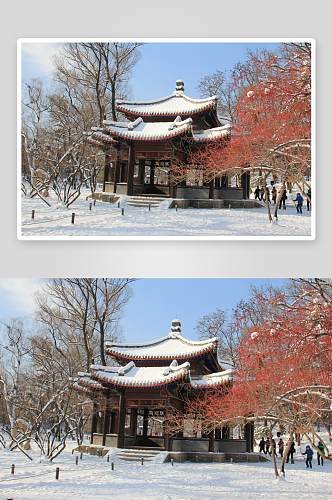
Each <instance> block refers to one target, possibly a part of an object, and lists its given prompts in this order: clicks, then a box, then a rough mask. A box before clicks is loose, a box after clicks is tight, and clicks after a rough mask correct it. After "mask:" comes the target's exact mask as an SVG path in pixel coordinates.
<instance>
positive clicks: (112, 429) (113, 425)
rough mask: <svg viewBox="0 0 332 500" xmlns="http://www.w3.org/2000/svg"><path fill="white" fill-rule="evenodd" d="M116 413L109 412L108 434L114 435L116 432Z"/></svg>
mask: <svg viewBox="0 0 332 500" xmlns="http://www.w3.org/2000/svg"><path fill="white" fill-rule="evenodd" d="M116 415H117V412H115V411H111V424H110V434H116V431H117V427H118V426H117V416H116Z"/></svg>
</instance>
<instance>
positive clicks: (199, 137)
mask: <svg viewBox="0 0 332 500" xmlns="http://www.w3.org/2000/svg"><path fill="white" fill-rule="evenodd" d="M230 129H231V126H230V124H227V125H223V126H222V127H215V128H210V129H207V130H204V132H202V133H200V134H199V133H197V132H196V133H194V134H193V138H194V141H195V142H207V141H216V140H218V139H221V138H222V137H225V136H227V135H228V134H229V133H230Z"/></svg>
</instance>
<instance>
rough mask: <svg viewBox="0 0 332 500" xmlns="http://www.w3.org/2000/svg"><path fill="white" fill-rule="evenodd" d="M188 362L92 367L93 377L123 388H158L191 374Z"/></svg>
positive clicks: (131, 363)
mask: <svg viewBox="0 0 332 500" xmlns="http://www.w3.org/2000/svg"><path fill="white" fill-rule="evenodd" d="M189 367H190V364H189V363H188V362H186V363H182V364H181V365H178V364H177V362H176V361H175V362H174V361H173V362H172V363H171V365H170V366H167V367H164V366H153V367H144V368H142V367H137V366H135V363H133V362H132V361H131V362H130V363H128V364H127V365H126V366H124V367H121V368H119V367H115V369H113V367H111V370H110V369H109V368H108V367H105V366H98V365H92V366H91V370H92V374H91V375H92V377H93V378H95V379H97V380H98V381H99V380H100V381H102V382H106V383H108V384H112V385H116V386H121V387H124V386H126V387H134V388H136V387H138V388H139V387H156V386H161V385H167V384H169V383H171V382H174V381H175V380H178V379H180V378H183V377H185V376H186V375H187V374H188V373H189Z"/></svg>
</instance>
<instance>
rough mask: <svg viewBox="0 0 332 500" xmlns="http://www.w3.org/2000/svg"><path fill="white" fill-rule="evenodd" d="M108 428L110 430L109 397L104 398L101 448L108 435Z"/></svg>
mask: <svg viewBox="0 0 332 500" xmlns="http://www.w3.org/2000/svg"><path fill="white" fill-rule="evenodd" d="M109 428H110V408H109V397H108V396H106V402H105V411H104V423H103V446H105V443H106V434H109Z"/></svg>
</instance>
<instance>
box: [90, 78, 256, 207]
mask: <svg viewBox="0 0 332 500" xmlns="http://www.w3.org/2000/svg"><path fill="white" fill-rule="evenodd" d="M117 111H118V112H119V113H121V114H122V115H124V117H125V121H123V122H121V121H117V122H114V121H109V120H105V121H104V123H103V126H102V127H93V128H92V131H91V134H90V135H89V137H88V142H89V143H91V144H94V145H96V146H98V147H100V148H102V149H103V150H104V151H105V155H106V161H105V169H104V184H103V191H104V192H108V193H118V194H127V195H131V196H132V195H140V196H142V195H159V196H169V197H171V198H188V199H190V198H196V199H199V198H210V199H225V198H233V199H247V198H248V197H249V177H248V174H243V175H242V178H241V184H242V185H241V187H240V188H234V187H233V188H231V187H228V177H227V176H224V177H216V178H215V179H214V180H212V181H209V182H208V183H205V182H204V175H203V172H202V179H201V181H199V182H197V181H195V182H194V183H192V182H190V178H187V179H185V180H183V179H181V181H179V182H175V180H174V176H172V165H173V166H174V163H175V162H176V161H177V160H180V161H181V162H184V163H186V161H187V152H188V148H189V150H190V149H192V148H204V147H205V146H206V145H207V144H209V143H213V142H216V141H219V142H220V141H224V142H225V143H226V142H227V140H228V139H229V138H230V124H229V121H227V120H221V119H219V118H218V115H217V97H215V96H213V97H208V98H206V99H193V98H190V97H188V96H187V95H186V94H185V92H184V83H183V81H182V80H177V81H176V86H175V91H174V92H173V93H172V94H171V95H169V96H166V97H163V98H161V99H157V100H154V101H146V102H136V101H124V100H117ZM193 184H195V185H193Z"/></svg>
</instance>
